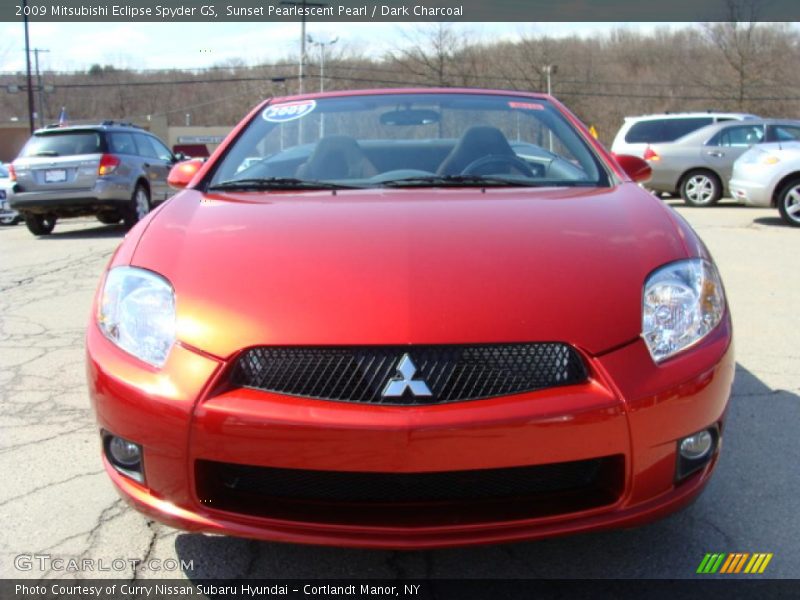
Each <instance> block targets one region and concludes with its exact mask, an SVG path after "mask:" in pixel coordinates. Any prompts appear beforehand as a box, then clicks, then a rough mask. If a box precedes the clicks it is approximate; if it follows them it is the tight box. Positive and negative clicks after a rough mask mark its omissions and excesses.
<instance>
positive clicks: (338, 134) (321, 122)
mask: <svg viewBox="0 0 800 600" xmlns="http://www.w3.org/2000/svg"><path fill="white" fill-rule="evenodd" d="M405 185H408V186H415V185H420V186H424V185H428V186H430V185H437V186H438V185H459V186H469V185H524V186H575V185H582V186H584V185H585V186H598V185H608V177H607V175H606V173H605V171H604V170H603V169H602V168H601V166H600V162H599V160H598V158H597V157H596V156H595V155H594V153H593V152H592V150H590V148H589V146H588V144H586V142H585V141H584V140H583V139H582V138H581V137H580V136H579V134H578V133H577V131H576V130H575V129H574V127H573V126H572V125H571V124H570V123H569V122H568V121H567V120H566V119H565V118H564V117H563V116H562V114H561V113H560V111H558V110H557V109H555V108H554V107H553V106H552V105H551V104H550V103H548V102H547V101H546V100H542V99H538V98H537V99H532V98H527V97H515V96H513V95H508V96H499V95H488V94H487V95H483V94H456V93H454V94H441V93H432V94H424V93H417V94H389V95H365V96H349V97H331V98H322V99H318V100H304V101H293V102H278V103H276V104H271V105H270V106H268V107H267V108H266V109H265V110H263V111H262V113H261V114H260V115H258V116H257V117H256V118H255V119H254V120H253V121H252V122H251V123H250V124H249V125H248V126H247V128H246V129H245V130H244V132H243V133H242V134H241V135H240V136H239V137H238V139H237V140H236V141H235V142H234V144H233V145H232V147H231V148H230V149H229V150H228V152H227V153H226V154H225V156H224V158H223V159H222V161H221V162H220V164H219V166H218V167H217V169H216V170H215V172H214V174H213V177H212V179H211V181H210V183H209V189H214V188H217V189H224V188H230V189H233V188H240V189H243V188H247V187H252V188H256V189H259V188H275V187H278V188H292V187H295V188H296V187H303V188H309V187H315V186H317V187H321V188H322V187H327V188H331V187H334V186H335V187H347V188H350V187H382V186H405Z"/></svg>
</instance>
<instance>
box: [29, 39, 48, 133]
mask: <svg viewBox="0 0 800 600" xmlns="http://www.w3.org/2000/svg"><path fill="white" fill-rule="evenodd" d="M39 52H50V50H46V49H44V48H34V49H33V57H34V61H35V63H36V85H37V87H38V88H39V90H38V92H39V127H44V86H43V85H42V74H41V72H40V71H39Z"/></svg>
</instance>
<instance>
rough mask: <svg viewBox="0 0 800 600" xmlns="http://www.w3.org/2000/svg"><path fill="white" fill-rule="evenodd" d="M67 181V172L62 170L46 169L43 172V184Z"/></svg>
mask: <svg viewBox="0 0 800 600" xmlns="http://www.w3.org/2000/svg"><path fill="white" fill-rule="evenodd" d="M66 180H67V172H66V171H65V170H64V169H48V170H47V171H45V172H44V182H45V183H59V182H60V181H66Z"/></svg>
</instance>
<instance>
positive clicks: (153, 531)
mask: <svg viewBox="0 0 800 600" xmlns="http://www.w3.org/2000/svg"><path fill="white" fill-rule="evenodd" d="M147 528H148V529H149V530H150V539H149V540H148V542H147V548H146V549H145V551H144V556H143V557H142V559H141V560H138V561H136V565H135V566H134V567H133V576H132V577H131V579H130V581H131V583H132V582H134V581H136V580H137V579H138V578H139V574H140V573H141V572H142V566H144V567H145V568H146V567H147V563H148V561H149V560H150V557H151V556H152V555H153V549H154V548H155V545H156V541H157V540H158V531H159V526H158V525H157V524H156V522H155V521H151V520H148V521H147Z"/></svg>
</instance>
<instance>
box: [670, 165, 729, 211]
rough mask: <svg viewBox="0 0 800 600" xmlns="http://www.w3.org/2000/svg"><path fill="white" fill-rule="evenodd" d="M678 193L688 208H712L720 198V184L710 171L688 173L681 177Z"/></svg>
mask: <svg viewBox="0 0 800 600" xmlns="http://www.w3.org/2000/svg"><path fill="white" fill-rule="evenodd" d="M680 192H681V198H683V201H684V202H685V203H686V204H688V205H689V206H712V205H713V204H716V203H717V202H719V199H720V198H722V183H721V182H720V180H719V177H717V176H716V175H714V173H712V172H711V171H703V170H697V171H689V172H688V173H687V174H686V175H685V176H684V177H683V181H682V182H681V189H680Z"/></svg>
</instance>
